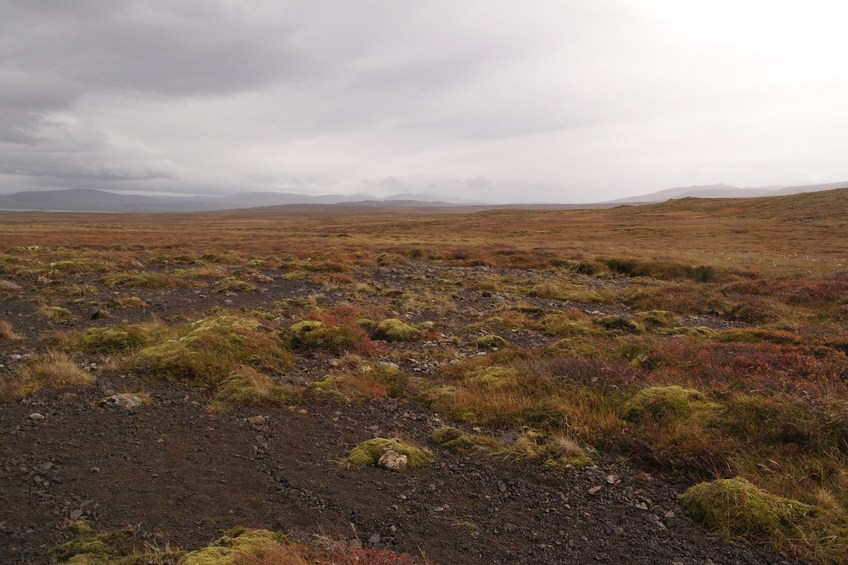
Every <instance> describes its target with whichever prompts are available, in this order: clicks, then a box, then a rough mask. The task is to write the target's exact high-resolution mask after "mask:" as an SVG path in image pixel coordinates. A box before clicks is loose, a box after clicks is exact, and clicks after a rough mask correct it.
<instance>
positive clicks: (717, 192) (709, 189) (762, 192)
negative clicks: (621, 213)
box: [610, 181, 848, 204]
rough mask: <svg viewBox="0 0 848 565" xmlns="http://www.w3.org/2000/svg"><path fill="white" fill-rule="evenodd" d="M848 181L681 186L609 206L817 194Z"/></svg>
mask: <svg viewBox="0 0 848 565" xmlns="http://www.w3.org/2000/svg"><path fill="white" fill-rule="evenodd" d="M846 187H848V181H842V182H831V183H827V184H809V185H803V186H763V187H757V188H741V187H738V186H729V185H726V184H709V185H702V186H683V187H677V188H667V189H665V190H660V191H658V192H652V193H651V194H643V195H641V196H631V197H629V198H620V199H618V200H611V201H610V203H611V204H642V203H654V202H665V201H666V200H671V199H672V198H753V197H756V196H785V195H787V194H800V193H802V192H819V191H822V190H832V189H834V188H846Z"/></svg>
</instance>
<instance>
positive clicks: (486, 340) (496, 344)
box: [474, 335, 509, 349]
mask: <svg viewBox="0 0 848 565" xmlns="http://www.w3.org/2000/svg"><path fill="white" fill-rule="evenodd" d="M474 345H476V346H477V347H479V348H481V349H499V348H501V347H506V346H507V345H509V342H508V341H507V340H505V339H504V338H502V337H501V336H499V335H484V336H481V337H478V338H477V339H475V340H474Z"/></svg>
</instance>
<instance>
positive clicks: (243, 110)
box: [0, 0, 848, 202]
mask: <svg viewBox="0 0 848 565" xmlns="http://www.w3.org/2000/svg"><path fill="white" fill-rule="evenodd" d="M846 22H848V3H846V2H843V1H840V0H833V1H822V0H807V1H805V2H800V1H797V0H793V1H781V0H769V1H754V0H711V1H709V2H695V1H694V0H692V1H689V0H620V1H614V0H579V1H573V0H551V1H542V0H537V1H536V0H524V1H522V2H518V1H498V0H479V1H474V0H461V1H457V0H446V1H441V0H428V1H420V0H416V1H411V0H383V1H358V0H337V1H324V0H304V1H302V2H301V1H291V0H287V1H285V2H280V1H270V0H269V1H250V0H230V1H215V0H196V1H179V0H162V1H135V2H130V1H124V0H74V1H68V2H66V1H62V0H19V1H4V0H0V193H8V192H15V191H18V190H27V189H44V188H102V189H108V190H125V191H150V192H177V193H198V194H229V193H234V192H242V191H290V192H304V193H310V194H327V193H359V192H367V193H371V194H374V195H377V196H385V195H389V194H392V193H399V192H429V193H434V194H436V195H441V196H454V197H466V198H468V199H472V200H490V201H559V202H587V201H598V200H603V199H608V198H614V197H621V196H629V195H636V194H641V193H645V192H651V191H654V190H659V189H663V188H668V187H672V186H688V185H694V184H713V183H717V182H724V183H727V184H735V185H739V186H763V185H788V184H810V183H824V182H833V181H840V180H848V158H846V155H848V62H847V61H848V47H846V45H845V24H846Z"/></svg>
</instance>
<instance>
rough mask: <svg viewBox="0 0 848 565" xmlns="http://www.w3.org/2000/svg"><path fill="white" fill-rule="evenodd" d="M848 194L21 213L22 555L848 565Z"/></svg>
mask: <svg viewBox="0 0 848 565" xmlns="http://www.w3.org/2000/svg"><path fill="white" fill-rule="evenodd" d="M846 199H848V195H846V193H845V192H844V191H832V192H828V193H818V194H816V195H800V196H792V197H783V198H768V199H756V200H744V201H743V200H739V201H695V200H683V201H674V202H670V203H668V204H663V205H655V206H647V207H622V208H616V209H612V210H587V211H533V210H529V211H528V210H521V211H503V210H498V211H483V212H473V213H472V212H468V211H464V210H462V209H456V210H450V211H436V210H404V209H391V210H382V209H373V210H358V209H352V208H346V207H343V206H333V207H323V208H322V207H311V208H296V209H293V210H290V209H277V210H273V209H269V210H255V211H240V212H219V213H205V214H195V215H145V214H137V215H136V214H128V215H117V214H46V213H3V214H0V249H2V250H4V251H3V252H2V253H0V269H2V270H0V298H2V309H0V379H2V380H0V562H2V563H51V562H68V563H77V564H80V563H82V564H89V563H177V562H180V563H186V564H189V565H190V564H191V563H301V562H302V563H413V562H422V563H423V562H427V563H442V564H445V563H668V564H673V563H684V564H690V563H691V564H707V563H714V564H724V563H728V564H729V563H746V564H747V563H763V564H765V563H797V562H827V563H840V562H845V552H844V550H845V549H846V548H848V542H846V537H845V532H846V531H848V530H846V526H845V525H846V514H845V504H846V503H847V502H848V499H846V494H845V492H846V489H845V488H844V487H848V477H846V470H848V465H847V464H846V453H848V445H847V444H846V437H848V436H846V431H848V404H846V397H845V382H846V377H848V357H846V351H848V346H846V344H848V335H846V330H845V327H846V320H848V275H846V273H848V269H846V268H845V266H844V265H845V263H844V261H845V260H846V251H847V250H846V247H848V237H846V236H848V233H846V231H848V225H846V220H845V219H844V218H846V217H848V211H846V210H845V209H846V204H845V201H846ZM843 213H844V215H843ZM303 322H311V323H312V324H311V325H310V324H306V325H304V324H303ZM381 322H382V323H381ZM109 332H111V333H109ZM115 395H124V396H119V397H116V396H115ZM109 399H111V400H109ZM127 399H130V400H127ZM125 401H126V402H129V403H130V404H133V405H131V406H130V405H123V404H122V403H123V402H125ZM136 403H138V405H135V404H136ZM448 427H449V428H450V429H449V430H448ZM446 430H447V431H446ZM373 438H387V439H391V438H399V439H400V440H402V441H403V442H404V443H403V444H402V446H410V448H411V449H412V451H410V452H409V456H408V463H409V468H408V469H406V470H402V471H400V472H398V471H393V470H389V469H386V468H384V467H381V466H380V465H379V464H376V465H374V464H366V465H365V466H359V463H358V462H357V460H355V459H354V458H353V454H351V452H352V450H354V448H356V447H357V445H359V444H361V442H364V441H366V440H371V439H373ZM446 438H447V439H451V438H453V439H454V440H455V441H446ZM457 438H458V439H457ZM402 446H401V447H395V449H397V450H398V451H399V452H401V453H402V454H403V453H405V452H404V451H403V449H405V447H403V448H402ZM419 450H422V451H419ZM385 451H386V448H380V453H378V454H377V457H379V455H380V454H382V453H384V452H385ZM422 453H423V454H424V455H423V456H422V457H424V458H425V459H424V460H423V464H422V465H421V466H418V465H417V464H416V461H417V459H416V457H417V456H418V455H417V454H422ZM349 455H350V458H349ZM373 463H376V458H375V461H374V462H373ZM725 481H726V482H725ZM699 485H708V486H714V487H716V488H718V487H721V488H725V489H728V490H725V491H719V492H718V493H717V494H713V495H708V494H704V493H703V492H702V491H699V490H697V486H699ZM690 487H692V488H690ZM683 493H687V494H686V495H685V496H684V497H683V498H681V497H680V495H681V494H683ZM711 496H712V497H711ZM699 497H700V498H699ZM235 527H242V528H248V530H244V531H246V532H248V533H250V532H255V531H264V530H267V531H271V532H275V534H273V535H275V536H277V537H275V538H273V539H274V540H275V541H273V542H263V543H265V545H261V544H260V545H261V547H260V546H249V545H245V546H244V547H242V546H239V545H238V544H237V543H236V542H231V541H226V540H227V539H230V540H231V539H239V538H238V532H240V531H242V530H232V528H235ZM116 532H117V533H116ZM227 532H229V533H227ZM118 533H119V534H118ZM269 535H270V534H269ZM86 536H88V537H86ZM222 536H230V537H229V538H222ZM247 537H248V534H247V533H246V534H244V539H247ZM219 538H220V539H219ZM75 540H76V541H77V542H78V541H80V540H88V542H91V543H88V542H86V543H77V544H76V545H74V543H75ZM216 540H219V541H218V542H217V543H218V545H217V546H213V548H214V549H215V551H218V553H214V552H212V553H210V550H209V549H208V547H207V546H210V544H215V543H216ZM69 541H70V542H71V543H70V545H68V544H66V545H64V546H63V545H62V544H63V543H66V542H69ZM94 542H96V543H94ZM228 544H229V545H228ZM269 544H270V545H269ZM278 546H279V547H278ZM204 547H207V549H206V551H207V553H206V554H204V553H202V551H200V552H199V551H198V550H201V549H202V548H204ZM281 547H285V548H287V549H285V551H286V553H285V555H287V556H288V557H284V556H283V555H284V553H281V552H282V551H283V550H282V549H280V548H281ZM62 548H64V549H62ZM222 548H223V549H222ZM289 551H290V552H291V553H288V552H289ZM192 552H193V553H192ZM275 552H277V553H275ZM213 553H214V554H213ZM275 556H276V557H275ZM204 559H205V560H204ZM298 559H302V561H298Z"/></svg>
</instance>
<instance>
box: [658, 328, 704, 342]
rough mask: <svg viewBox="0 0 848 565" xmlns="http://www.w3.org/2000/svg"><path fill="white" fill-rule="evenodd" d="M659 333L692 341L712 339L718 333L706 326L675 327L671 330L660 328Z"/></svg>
mask: <svg viewBox="0 0 848 565" xmlns="http://www.w3.org/2000/svg"><path fill="white" fill-rule="evenodd" d="M659 333H661V334H663V335H682V336H687V337H690V338H692V339H714V338H715V337H716V336H718V332H717V331H715V330H714V329H712V328H708V327H706V326H675V327H672V328H660V329H659Z"/></svg>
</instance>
